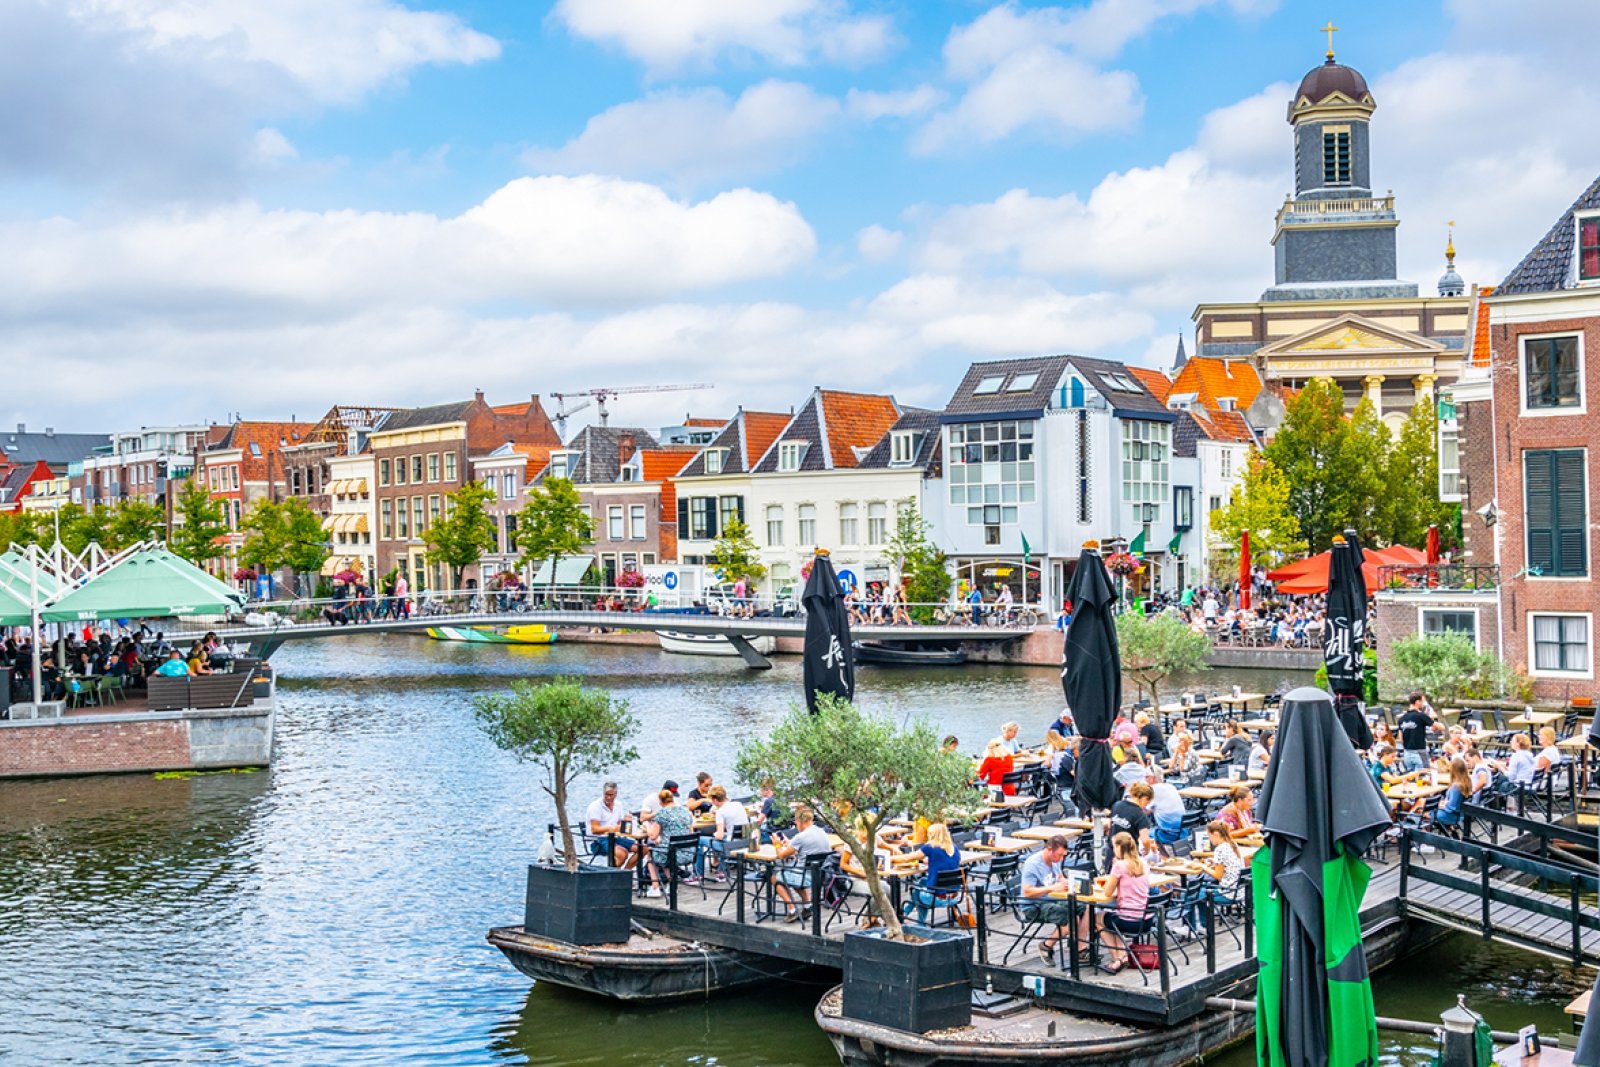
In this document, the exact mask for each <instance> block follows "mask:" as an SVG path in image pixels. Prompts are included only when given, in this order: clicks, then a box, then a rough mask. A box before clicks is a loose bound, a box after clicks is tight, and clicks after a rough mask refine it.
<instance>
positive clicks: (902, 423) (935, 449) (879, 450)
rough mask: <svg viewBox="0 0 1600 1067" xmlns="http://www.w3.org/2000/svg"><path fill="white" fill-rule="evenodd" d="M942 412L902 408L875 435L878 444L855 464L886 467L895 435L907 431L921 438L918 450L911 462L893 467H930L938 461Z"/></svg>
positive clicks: (919, 468)
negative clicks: (885, 428) (886, 428)
mask: <svg viewBox="0 0 1600 1067" xmlns="http://www.w3.org/2000/svg"><path fill="white" fill-rule="evenodd" d="M942 414H943V412H939V411H930V410H928V409H927V408H905V409H904V410H902V411H901V412H900V417H899V418H898V419H896V420H895V424H894V425H893V426H891V427H890V428H889V432H888V433H886V434H884V435H883V436H882V437H880V438H878V443H877V444H875V445H873V446H872V450H871V451H869V452H868V453H867V454H866V455H864V456H862V457H861V462H859V463H858V464H856V466H857V467H860V468H862V469H865V470H888V469H889V468H890V462H889V461H890V460H891V459H893V458H894V444H893V442H894V435H895V434H897V433H902V432H910V433H920V434H921V435H922V440H921V441H919V442H917V453H916V455H914V456H912V457H911V462H910V463H901V464H897V465H895V466H894V469H895V470H922V471H931V470H933V469H934V467H935V466H936V465H937V463H938V460H939V443H940V441H941V440H943V435H942V434H940V433H939V416H940V415H942Z"/></svg>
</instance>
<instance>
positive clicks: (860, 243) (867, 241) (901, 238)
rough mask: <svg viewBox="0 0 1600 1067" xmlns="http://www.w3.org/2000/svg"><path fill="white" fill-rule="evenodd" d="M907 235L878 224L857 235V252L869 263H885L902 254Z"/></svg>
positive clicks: (860, 231) (864, 228)
mask: <svg viewBox="0 0 1600 1067" xmlns="http://www.w3.org/2000/svg"><path fill="white" fill-rule="evenodd" d="M905 236H906V235H905V234H903V233H899V232H897V231H895V230H888V229H885V228H884V227H882V226H879V225H878V224H877V223H873V224H872V225H871V226H866V227H863V228H862V229H861V230H859V231H857V233H856V251H857V252H859V253H860V254H861V258H862V259H864V260H866V261H867V262H868V263H885V262H887V261H889V260H891V259H893V258H894V257H895V256H897V255H899V254H900V246H901V245H903V244H904V243H905Z"/></svg>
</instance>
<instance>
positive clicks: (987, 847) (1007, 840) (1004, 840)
mask: <svg viewBox="0 0 1600 1067" xmlns="http://www.w3.org/2000/svg"><path fill="white" fill-rule="evenodd" d="M966 847H967V848H970V849H976V850H979V851H982V852H998V853H1001V854H1005V853H1011V852H1027V851H1029V850H1030V849H1035V848H1038V847H1039V841H1038V839H1037V838H1025V837H997V838H995V839H994V840H993V841H988V842H986V841H984V840H983V839H982V838H979V839H978V840H976V841H969V842H967V846H966Z"/></svg>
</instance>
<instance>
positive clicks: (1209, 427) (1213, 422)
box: [1179, 407, 1255, 444]
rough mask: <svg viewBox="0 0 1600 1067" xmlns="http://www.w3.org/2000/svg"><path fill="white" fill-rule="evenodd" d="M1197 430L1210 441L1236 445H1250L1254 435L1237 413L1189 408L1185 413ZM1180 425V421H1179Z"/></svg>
mask: <svg viewBox="0 0 1600 1067" xmlns="http://www.w3.org/2000/svg"><path fill="white" fill-rule="evenodd" d="M1187 414H1188V415H1189V418H1190V421H1192V422H1193V423H1194V424H1195V426H1196V428H1197V429H1198V430H1199V432H1200V435H1201V436H1202V437H1204V438H1206V439H1208V440H1211V441H1230V442H1233V443H1236V444H1252V443H1254V442H1255V435H1254V434H1252V433H1251V432H1250V424H1249V423H1248V422H1246V421H1245V417H1244V414H1243V413H1242V412H1238V411H1211V410H1210V409H1208V408H1204V407H1199V408H1190V409H1189V410H1188V412H1187ZM1179 424H1180V425H1181V424H1182V420H1181V419H1180V420H1179Z"/></svg>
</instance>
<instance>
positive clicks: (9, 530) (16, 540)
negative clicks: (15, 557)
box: [0, 511, 50, 552]
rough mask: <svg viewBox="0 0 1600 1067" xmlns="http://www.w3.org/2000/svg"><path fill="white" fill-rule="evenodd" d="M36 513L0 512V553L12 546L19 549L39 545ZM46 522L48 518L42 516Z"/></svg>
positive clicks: (40, 513) (39, 513)
mask: <svg viewBox="0 0 1600 1067" xmlns="http://www.w3.org/2000/svg"><path fill="white" fill-rule="evenodd" d="M41 515H44V513H43V512H38V511H0V552H4V551H5V550H6V549H7V548H9V547H10V546H12V545H17V546H19V547H22V546H27V545H34V544H38V543H40V540H41V538H40V536H39V530H40V522H39V517H40V516H41ZM44 518H45V519H46V520H48V519H49V518H50V516H48V515H44Z"/></svg>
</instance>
